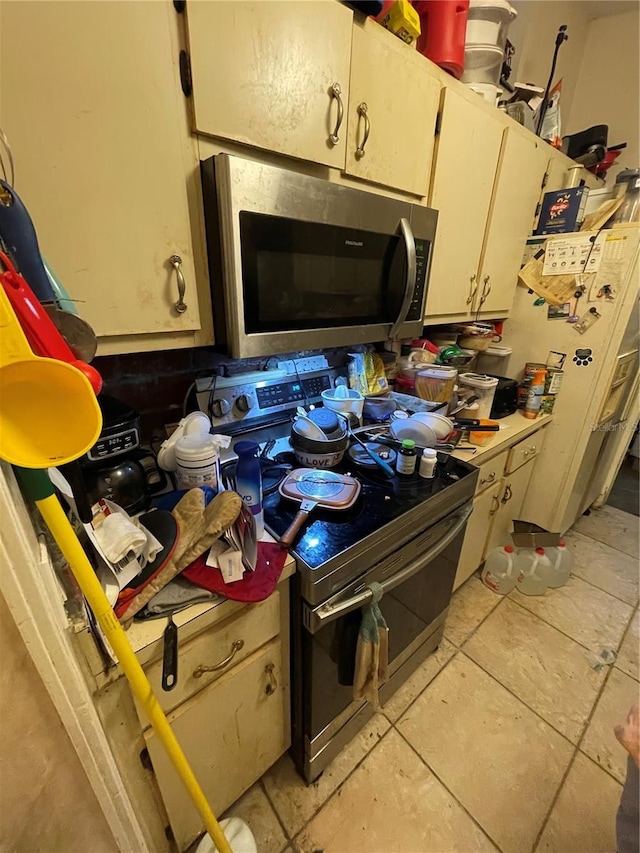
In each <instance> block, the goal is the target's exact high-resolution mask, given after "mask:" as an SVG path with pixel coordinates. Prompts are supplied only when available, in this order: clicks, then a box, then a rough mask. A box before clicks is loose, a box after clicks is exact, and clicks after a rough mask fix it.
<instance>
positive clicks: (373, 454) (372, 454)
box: [345, 418, 395, 477]
mask: <svg viewBox="0 0 640 853" xmlns="http://www.w3.org/2000/svg"><path fill="white" fill-rule="evenodd" d="M345 420H346V422H347V427H346V428H347V434H348V436H349V438H352V439H353V440H354V441H355V442H356V443H357V444H359V445H360V447H361V448H362V449H363V450H364V451H365V453H366V454H367V456H369V457H370V459H371V460H372V461H373V462H374V463H375V464H376V465H378V467H380V468H382V470H383V471H384V473H385V474H386V475H387V477H393V476H395V471H394V470H393V468H392V467H391V465H389V463H388V462H385V461H384V459H381V458H380V456H379V455H378V454H377V453H376V452H375V451H373V450H370V449H369V448H368V447H367V445H366V444H365V442H364V441H363V440H362V439H361V438H360V436H358V435H356V434H355V433H354V432H353V430H352V429H351V425H350V423H349V421H348V420H347V419H346V418H345ZM352 458H353V457H352Z"/></svg>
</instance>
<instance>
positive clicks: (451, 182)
mask: <svg viewBox="0 0 640 853" xmlns="http://www.w3.org/2000/svg"><path fill="white" fill-rule="evenodd" d="M503 132H504V127H503V125H502V124H501V123H500V121H499V120H498V119H495V118H493V117H492V116H491V115H490V114H488V113H486V112H485V111H484V110H483V109H482V108H481V106H475V105H474V104H473V103H470V102H469V101H467V100H466V99H465V98H463V97H462V95H458V94H457V93H456V92H453V91H452V90H451V89H447V90H446V91H445V94H444V105H443V109H442V120H441V125H440V134H439V136H438V137H437V148H436V158H435V167H434V168H435V171H434V177H433V184H432V190H431V196H430V200H429V205H430V207H434V208H435V209H436V210H438V211H439V215H438V229H437V232H436V241H435V246H434V251H433V260H432V263H431V276H430V279H429V292H428V294H427V308H426V317H425V320H426V321H427V322H429V323H432V322H433V317H434V316H437V315H441V316H442V315H449V314H462V315H466V314H470V312H471V307H472V301H473V295H474V281H475V279H474V276H477V274H478V267H479V263H480V252H481V250H482V243H483V240H484V232H485V227H486V223H487V217H488V215H489V206H490V204H491V193H492V191H493V183H494V179H495V175H496V169H497V166H498V156H499V154H500V145H501V142H502V134H503Z"/></svg>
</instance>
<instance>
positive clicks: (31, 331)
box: [0, 252, 102, 394]
mask: <svg viewBox="0 0 640 853" xmlns="http://www.w3.org/2000/svg"><path fill="white" fill-rule="evenodd" d="M0 260H2V263H3V264H4V266H5V270H6V271H5V272H3V273H0V280H1V281H2V287H3V288H4V292H5V293H6V294H7V297H8V298H9V302H10V303H11V307H12V308H13V310H14V311H15V314H16V317H17V318H18V320H19V322H20V325H21V326H22V329H23V331H24V333H25V335H26V336H27V340H28V341H29V344H30V345H31V349H32V350H33V351H34V353H35V354H36V355H40V356H43V357H45V358H56V359H58V361H66V362H67V363H68V364H71V365H73V367H75V368H76V369H77V370H79V371H80V372H81V373H83V374H84V375H85V376H86V377H87V379H88V380H89V382H90V383H91V387H92V388H93V390H94V392H95V393H96V394H99V393H100V391H101V389H102V377H101V376H100V374H99V373H98V371H97V370H96V369H95V367H91V365H90V364H87V363H86V361H80V360H79V359H77V358H76V357H75V355H74V354H73V353H72V352H71V349H70V348H69V344H68V343H67V342H66V341H65V339H64V338H63V337H62V335H61V334H60V332H59V331H58V328H57V326H56V325H55V324H54V322H53V321H52V319H51V318H50V317H49V315H48V314H47V312H46V311H45V309H44V308H43V307H42V305H41V304H40V302H39V301H38V299H37V298H36V296H35V294H34V293H33V291H32V290H31V288H30V287H29V285H28V284H27V282H26V280H25V278H24V277H23V276H21V275H20V273H18V272H16V270H15V268H14V266H13V264H12V263H11V261H10V260H9V258H8V257H7V256H6V255H5V254H4V253H3V252H0Z"/></svg>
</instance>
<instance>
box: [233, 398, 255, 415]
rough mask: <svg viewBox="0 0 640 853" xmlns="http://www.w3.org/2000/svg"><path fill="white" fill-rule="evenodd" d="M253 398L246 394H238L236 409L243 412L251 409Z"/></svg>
mask: <svg viewBox="0 0 640 853" xmlns="http://www.w3.org/2000/svg"><path fill="white" fill-rule="evenodd" d="M253 405H254V404H253V400H252V399H251V397H249V396H248V395H247V394H240V396H239V397H238V399H237V400H236V409H237V410H238V411H239V412H242V413H243V414H244V413H245V412H248V411H249V409H253Z"/></svg>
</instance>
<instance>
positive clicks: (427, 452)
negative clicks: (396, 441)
mask: <svg viewBox="0 0 640 853" xmlns="http://www.w3.org/2000/svg"><path fill="white" fill-rule="evenodd" d="M406 440H407V439H405V441H406ZM409 440H410V439H409ZM403 444H404V442H403ZM422 455H423V457H424V458H426V459H437V458H438V454H437V453H436V451H435V450H434V449H433V447H425V449H424V450H423V451H422Z"/></svg>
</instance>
